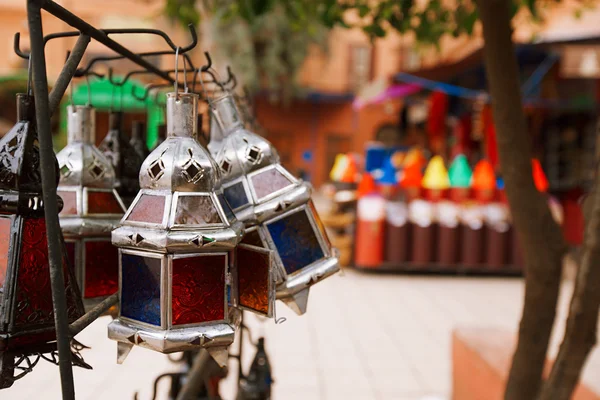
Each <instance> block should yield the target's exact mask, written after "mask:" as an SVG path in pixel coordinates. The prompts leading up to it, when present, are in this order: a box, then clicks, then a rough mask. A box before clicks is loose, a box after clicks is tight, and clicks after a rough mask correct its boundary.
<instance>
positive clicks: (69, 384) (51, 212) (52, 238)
mask: <svg viewBox="0 0 600 400" xmlns="http://www.w3.org/2000/svg"><path fill="white" fill-rule="evenodd" d="M27 20H28V23H29V36H30V40H31V57H32V60H31V61H32V66H33V76H34V79H33V86H34V94H35V114H36V123H37V131H38V139H39V142H40V170H41V174H42V196H43V199H44V214H45V217H46V236H47V239H48V260H49V264H50V284H51V287H52V303H53V308H54V325H55V328H56V341H57V348H58V366H59V370H60V382H61V388H62V397H63V399H64V400H74V399H75V387H74V384H73V367H72V365H71V348H70V335H69V321H68V316H67V296H66V293H65V282H64V268H63V260H62V252H61V249H62V246H61V242H60V239H61V237H62V233H61V230H60V224H59V221H58V205H57V199H56V197H57V196H56V171H55V159H54V150H53V148H52V133H51V132H50V109H49V107H48V78H47V76H46V55H45V52H44V34H43V32H42V15H41V10H40V6H39V2H38V1H36V0H27Z"/></svg>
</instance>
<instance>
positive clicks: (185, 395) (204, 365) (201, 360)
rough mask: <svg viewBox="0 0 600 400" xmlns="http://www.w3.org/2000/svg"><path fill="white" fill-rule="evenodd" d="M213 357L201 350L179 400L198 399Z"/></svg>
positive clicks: (178, 396)
mask: <svg viewBox="0 0 600 400" xmlns="http://www.w3.org/2000/svg"><path fill="white" fill-rule="evenodd" d="M210 361H211V357H210V354H209V352H208V351H207V350H205V349H200V351H199V352H198V355H197V356H196V359H195V360H194V364H192V368H191V369H190V370H189V372H188V374H187V380H186V381H185V384H184V385H183V387H182V388H181V390H180V391H179V395H177V400H192V399H196V398H197V397H198V393H200V390H201V389H202V386H203V385H204V378H205V375H206V374H207V373H208V372H209V371H210V369H209V368H208V366H209V365H210V364H209V363H210Z"/></svg>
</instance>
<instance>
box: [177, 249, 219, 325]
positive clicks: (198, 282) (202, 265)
mask: <svg viewBox="0 0 600 400" xmlns="http://www.w3.org/2000/svg"><path fill="white" fill-rule="evenodd" d="M226 270H227V256H226V255H202V256H195V257H184V258H174V259H173V281H172V282H173V288H172V307H173V309H172V311H173V314H172V315H173V322H172V324H173V325H185V324H196V323H202V322H210V321H221V320H224V319H225V272H226Z"/></svg>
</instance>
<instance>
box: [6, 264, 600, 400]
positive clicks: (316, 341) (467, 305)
mask: <svg viewBox="0 0 600 400" xmlns="http://www.w3.org/2000/svg"><path fill="white" fill-rule="evenodd" d="M522 290H523V286H522V281H521V280H520V279H499V278H464V277H436V276H402V275H378V274H365V273H359V272H354V271H348V272H346V274H345V276H335V277H332V278H330V279H328V280H326V281H324V282H322V283H320V284H319V285H317V286H316V287H314V288H313V290H312V291H311V297H310V300H309V312H308V313H307V314H306V315H305V316H303V317H296V316H295V315H293V314H292V313H291V312H290V311H288V310H287V308H286V307H285V306H284V305H279V306H278V314H279V315H278V316H285V317H287V321H286V322H284V323H283V324H280V325H274V323H273V322H271V321H268V322H261V321H259V320H258V319H257V318H247V320H248V321H249V323H251V324H252V326H253V335H254V337H255V338H256V337H259V336H260V335H264V336H266V343H267V348H268V351H269V355H270V357H271V362H272V364H273V369H274V377H275V380H276V384H275V386H274V399H275V400H278V399H285V400H295V399H303V400H312V399H318V400H331V399H335V400H337V399H344V400H346V399H361V400H363V399H385V400H387V399H393V400H409V399H410V400H425V399H428V400H434V399H443V400H445V399H449V398H450V392H451V362H450V338H451V331H452V329H453V328H454V327H456V326H460V325H470V326H499V327H504V328H510V329H516V326H517V321H518V315H519V311H520V307H521V301H522V300H521V299H522ZM565 295H567V296H568V295H570V285H567V287H566V290H564V293H563V298H562V300H561V315H564V309H565V308H566V305H567V300H568V298H567V297H566V296H565ZM108 322H109V320H108V319H107V318H106V317H105V318H102V319H100V320H98V321H96V322H95V323H94V324H93V325H92V326H90V327H89V328H88V329H86V330H85V331H84V332H83V333H82V334H81V335H80V336H81V337H80V340H81V341H82V342H83V343H85V344H89V345H93V349H92V350H88V351H87V352H86V354H85V358H86V360H87V361H88V362H89V363H90V364H92V365H93V366H94V371H85V370H80V369H77V370H76V371H75V380H76V385H77V389H76V390H77V398H78V399H132V398H133V394H134V392H136V391H139V392H140V395H139V399H140V400H146V399H151V398H152V391H151V385H152V381H153V379H154V377H155V376H157V375H159V374H161V373H163V372H166V371H168V370H173V369H174V367H173V365H172V364H170V363H169V361H168V360H167V359H166V357H165V356H163V355H161V354H158V353H154V352H151V351H148V350H144V349H140V348H135V349H134V350H133V351H132V352H131V353H130V355H129V358H128V359H127V360H126V362H125V364H124V365H121V366H118V365H116V364H115V358H116V344H115V343H114V342H112V341H110V340H108V339H107V338H106V327H105V326H106V324H107V323H108ZM557 328H558V329H556V332H557V334H562V332H563V329H564V327H563V325H562V323H559V325H558V326H557ZM555 342H556V341H555ZM247 356H248V358H249V359H248V360H246V361H245V364H246V365H249V363H250V358H252V354H249V353H248V354H247ZM232 367H234V369H235V368H236V367H235V364H234V363H233V362H232ZM585 375H586V379H587V380H588V381H589V382H594V381H595V384H596V385H599V386H600V382H598V381H599V380H598V379H592V377H593V376H595V377H596V378H597V377H598V376H600V351H599V350H596V352H595V353H594V354H593V357H592V359H591V360H590V362H589V363H588V367H587V369H586V371H585ZM234 380H235V376H231V377H230V378H229V379H228V380H227V381H225V382H224V383H223V384H222V389H221V391H222V395H223V396H224V398H225V399H226V400H233V399H234V398H235V396H234V393H235V392H234V385H233V382H234ZM599 390H600V388H599ZM165 391H166V386H164V385H163V386H161V388H160V396H159V398H160V399H164V398H166V396H165V395H164V393H165ZM0 397H1V398H2V399H3V400H12V399H41V398H43V399H59V398H60V396H59V381H58V369H57V368H56V367H54V366H52V365H49V364H48V363H45V362H43V363H42V362H41V363H40V364H39V365H38V366H37V367H36V369H35V371H34V372H33V373H32V374H31V375H29V376H27V377H26V378H24V379H23V380H21V381H19V382H17V383H16V384H15V386H14V387H13V388H11V389H8V390H6V391H2V392H0Z"/></svg>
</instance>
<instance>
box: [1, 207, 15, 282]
mask: <svg viewBox="0 0 600 400" xmlns="http://www.w3.org/2000/svg"><path fill="white" fill-rule="evenodd" d="M11 222H12V221H11V219H10V218H0V289H1V288H3V287H4V282H5V280H6V270H7V269H8V256H9V254H8V248H9V246H10V236H11V235H10V227H11Z"/></svg>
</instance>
